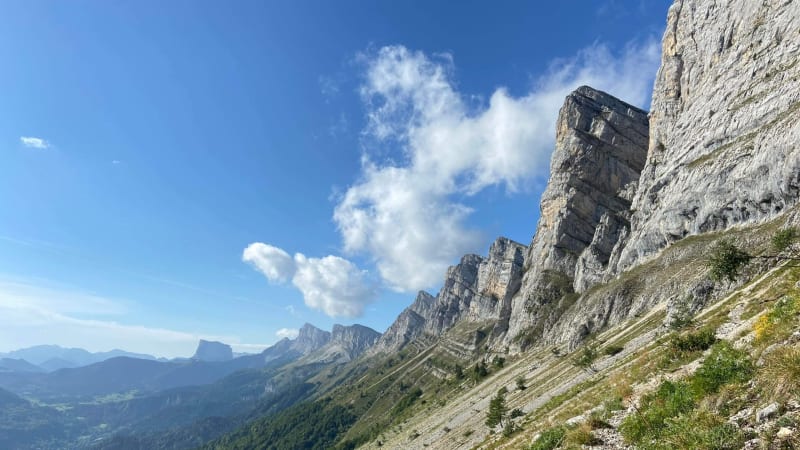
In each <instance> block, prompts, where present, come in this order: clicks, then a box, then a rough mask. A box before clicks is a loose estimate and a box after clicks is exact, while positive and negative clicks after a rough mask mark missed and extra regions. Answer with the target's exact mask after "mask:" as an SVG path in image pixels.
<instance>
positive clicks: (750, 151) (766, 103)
mask: <svg viewBox="0 0 800 450" xmlns="http://www.w3.org/2000/svg"><path fill="white" fill-rule="evenodd" d="M799 30H800V6H798V4H797V2H792V1H783V0H781V1H775V0H769V1H763V2H762V1H759V2H755V1H751V0H731V1H727V2H719V1H700V0H678V1H676V2H675V3H674V4H673V5H672V7H671V8H670V10H669V14H668V20H667V28H666V32H665V34H664V39H663V50H662V64H661V68H660V70H659V72H658V76H657V78H656V82H655V88H654V92H653V101H652V107H651V113H650V114H651V119H650V143H649V151H648V157H647V162H646V164H645V168H644V170H643V172H642V176H641V180H640V185H639V189H638V191H637V193H636V196H635V198H634V201H633V210H634V211H635V212H634V213H633V218H632V230H631V233H630V236H629V237H628V238H627V239H626V243H625V245H624V246H621V247H620V250H619V251H618V252H617V253H618V254H617V255H615V257H614V259H618V263H616V264H615V265H616V267H615V271H616V272H619V271H621V270H624V269H627V268H630V267H632V266H633V265H635V264H637V263H639V262H641V261H642V260H645V259H646V258H647V257H648V256H651V255H654V254H655V252H657V251H658V250H660V249H661V248H663V247H665V246H667V245H669V244H670V243H672V242H675V241H677V240H679V239H682V238H684V237H686V236H688V235H693V234H699V233H704V232H708V231H713V230H720V229H725V228H728V227H731V226H733V225H735V224H743V223H754V222H758V221H762V220H765V219H769V218H770V217H773V216H775V215H776V214H779V213H781V212H782V211H785V210H786V209H787V208H788V207H790V206H792V205H794V204H795V203H796V202H797V199H798V196H799V195H800V149H799V148H798V142H800V121H798V120H797V117H798V113H799V112H800V64H798V61H799V60H800V34H799Z"/></svg>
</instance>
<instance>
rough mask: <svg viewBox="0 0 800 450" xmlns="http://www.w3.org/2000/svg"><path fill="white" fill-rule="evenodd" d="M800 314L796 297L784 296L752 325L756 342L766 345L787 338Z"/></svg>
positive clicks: (799, 304)
mask: <svg viewBox="0 0 800 450" xmlns="http://www.w3.org/2000/svg"><path fill="white" fill-rule="evenodd" d="M799 312H800V301H799V300H798V297H797V296H789V295H787V296H784V297H781V299H780V300H778V301H777V302H775V304H774V305H773V306H772V308H771V309H770V310H769V311H768V312H767V313H766V314H764V315H762V316H761V317H759V318H758V319H757V320H756V321H755V323H753V332H754V334H755V338H756V342H757V343H759V344H768V343H772V342H776V341H778V340H781V339H783V338H785V337H787V336H788V335H789V334H791V332H792V331H793V329H794V326H795V325H796V318H797V315H798V313H799Z"/></svg>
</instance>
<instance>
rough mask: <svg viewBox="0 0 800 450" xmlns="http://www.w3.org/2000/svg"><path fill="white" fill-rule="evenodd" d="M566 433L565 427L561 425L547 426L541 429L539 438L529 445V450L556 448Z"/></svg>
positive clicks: (551, 449)
mask: <svg viewBox="0 0 800 450" xmlns="http://www.w3.org/2000/svg"><path fill="white" fill-rule="evenodd" d="M566 434H567V429H566V428H564V427H563V426H558V427H553V428H548V429H546V430H544V431H542V434H541V435H539V439H537V440H536V441H534V443H533V444H532V445H531V446H530V450H553V449H555V448H558V447H559V446H560V445H561V444H562V443H563V442H564V435H566Z"/></svg>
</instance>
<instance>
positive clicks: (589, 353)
mask: <svg viewBox="0 0 800 450" xmlns="http://www.w3.org/2000/svg"><path fill="white" fill-rule="evenodd" d="M596 359H597V347H595V346H594V345H588V344H587V345H584V346H583V349H581V352H580V353H579V354H578V356H576V357H575V359H574V360H573V364H575V365H576V366H578V367H581V368H584V369H588V368H591V367H592V364H594V361H595V360H596Z"/></svg>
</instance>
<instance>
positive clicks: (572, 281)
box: [506, 86, 648, 344]
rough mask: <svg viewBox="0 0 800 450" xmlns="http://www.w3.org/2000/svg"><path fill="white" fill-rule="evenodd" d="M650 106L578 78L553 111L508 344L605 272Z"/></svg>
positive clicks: (622, 225)
mask: <svg viewBox="0 0 800 450" xmlns="http://www.w3.org/2000/svg"><path fill="white" fill-rule="evenodd" d="M647 129H648V118H647V113H646V112H645V111H642V110H641V109H639V108H636V107H634V106H632V105H629V104H627V103H625V102H623V101H621V100H619V99H617V98H615V97H612V96H611V95H608V94H606V93H604V92H601V91H597V90H595V89H592V88H590V87H587V86H583V87H580V88H578V89H577V90H575V91H574V92H572V93H571V94H570V95H569V96H567V98H566V100H565V102H564V106H563V107H562V108H561V111H560V112H559V117H558V126H557V130H556V149H555V152H554V153H553V157H552V161H551V167H550V171H551V176H550V180H549V182H548V184H547V188H546V189H545V191H544V193H543V194H542V202H541V216H540V219H539V224H538V226H537V229H536V234H535V236H534V238H533V242H532V243H531V245H530V247H529V249H528V253H527V256H526V258H525V268H526V273H525V277H524V279H523V281H522V287H521V288H520V290H519V292H518V293H517V295H516V296H515V297H514V299H513V302H512V313H511V317H510V323H509V331H508V334H507V336H506V343H507V344H514V343H518V342H517V341H518V339H519V336H520V335H522V334H530V333H532V332H537V330H538V332H541V328H542V326H543V325H545V322H547V321H552V320H554V319H555V317H554V314H557V313H558V311H561V310H563V309H564V308H566V307H568V306H569V304H568V302H569V301H572V300H574V299H575V298H576V297H577V296H576V295H575V293H576V292H582V291H584V290H586V289H588V288H589V287H591V286H592V285H593V284H595V283H598V282H600V281H602V280H603V278H604V276H605V273H606V270H607V265H608V262H609V258H610V255H611V253H612V251H613V248H614V246H615V245H616V244H617V242H618V240H619V237H620V236H621V235H624V234H625V233H626V232H627V228H628V226H629V217H630V213H629V209H630V205H631V200H632V198H633V194H634V192H635V190H636V184H637V181H638V179H639V175H640V172H641V170H642V168H643V167H644V164H645V158H646V154H647V142H648V134H647Z"/></svg>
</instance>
